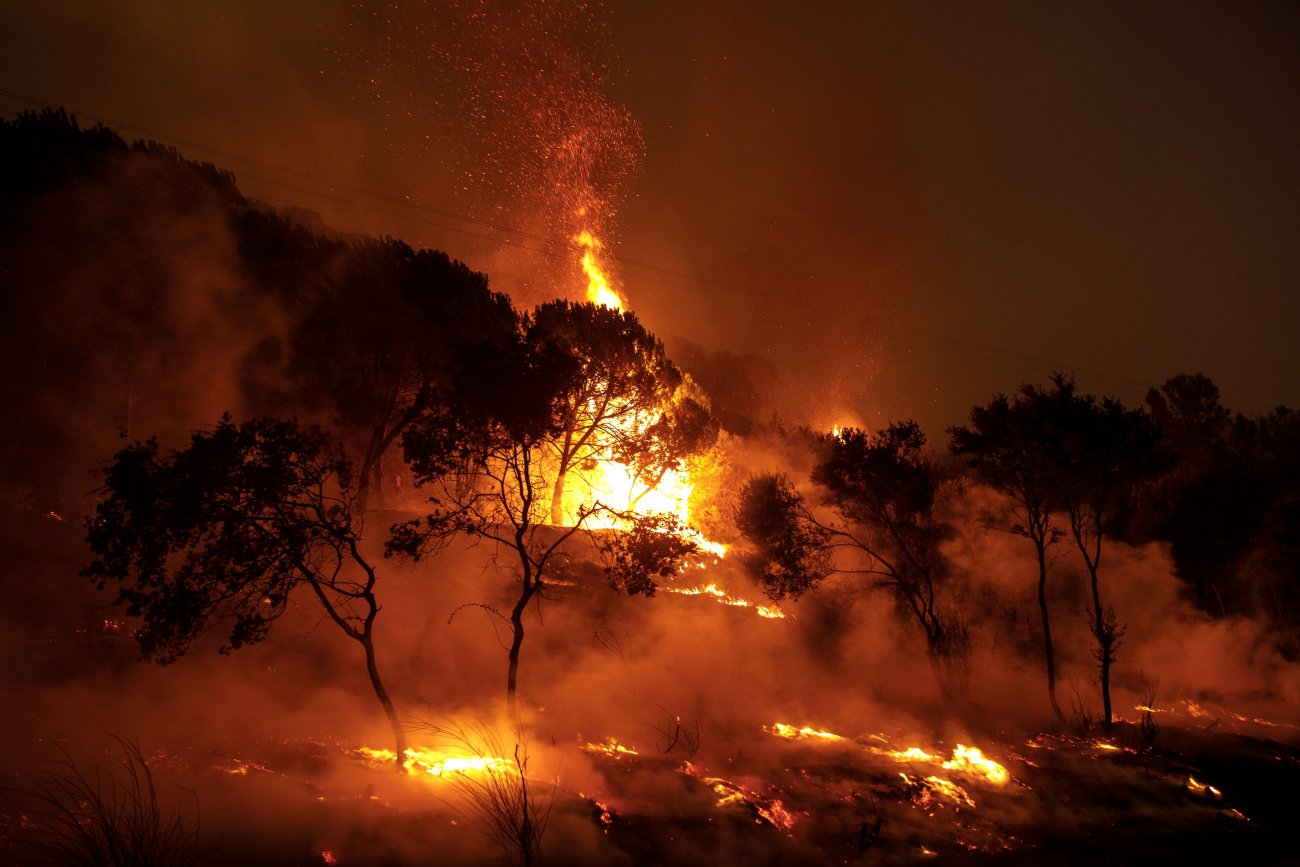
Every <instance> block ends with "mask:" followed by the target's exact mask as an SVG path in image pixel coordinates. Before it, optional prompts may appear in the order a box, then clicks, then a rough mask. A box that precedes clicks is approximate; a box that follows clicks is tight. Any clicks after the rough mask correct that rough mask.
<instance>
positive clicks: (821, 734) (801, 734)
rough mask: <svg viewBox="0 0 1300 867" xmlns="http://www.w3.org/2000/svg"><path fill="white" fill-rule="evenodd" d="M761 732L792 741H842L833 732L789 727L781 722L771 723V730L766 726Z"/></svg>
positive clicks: (841, 738)
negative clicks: (807, 739) (811, 739)
mask: <svg viewBox="0 0 1300 867" xmlns="http://www.w3.org/2000/svg"><path fill="white" fill-rule="evenodd" d="M763 731H765V732H767V733H768V734H773V735H776V736H777V737H782V738H787V739H789V740H792V741H793V740H799V739H800V738H813V739H817V740H823V741H842V740H844V738H843V737H842V736H840V735H837V734H835V732H828V731H823V730H822V729H815V728H813V727H812V726H801V727H795V726H792V725H790V724H789V723H782V722H779V723H772V726H771V728H769V727H767V726H763Z"/></svg>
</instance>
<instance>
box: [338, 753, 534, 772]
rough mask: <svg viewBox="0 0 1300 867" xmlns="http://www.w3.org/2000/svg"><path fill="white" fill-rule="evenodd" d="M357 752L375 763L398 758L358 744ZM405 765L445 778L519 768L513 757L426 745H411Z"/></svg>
mask: <svg viewBox="0 0 1300 867" xmlns="http://www.w3.org/2000/svg"><path fill="white" fill-rule="evenodd" d="M353 753H354V754H355V755H356V756H358V757H360V758H362V759H365V760H366V761H368V762H370V763H372V764H374V765H390V764H392V762H393V760H394V759H395V758H396V757H397V753H395V752H393V751H392V750H383V749H374V748H372V747H358V748H357V749H355V750H353ZM402 767H403V768H405V769H406V772H407V773H408V774H410V775H411V776H413V777H423V776H432V777H442V776H445V775H446V774H448V773H469V772H473V771H487V770H493V771H511V772H513V771H514V770H515V766H514V763H513V762H512V761H511V760H510V759H506V758H502V757H500V756H475V755H460V756H453V755H448V754H447V753H444V752H441V751H439V750H431V749H425V748H423V747H409V748H407V750H406V760H405V761H404V762H402Z"/></svg>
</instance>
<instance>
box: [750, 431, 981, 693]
mask: <svg viewBox="0 0 1300 867" xmlns="http://www.w3.org/2000/svg"><path fill="white" fill-rule="evenodd" d="M924 445H925V435H924V434H923V433H922V432H921V428H920V426H919V425H917V424H916V423H915V422H910V421H909V422H897V423H894V424H891V425H889V426H888V427H886V428H884V429H882V430H879V431H876V432H874V433H868V432H866V431H862V430H857V429H852V428H850V429H848V430H845V431H842V432H840V433H839V434H837V435H831V436H826V437H823V438H822V439H821V441H820V442H819V446H820V449H821V456H820V459H819V460H818V461H817V463H816V465H815V466H814V468H813V471H812V481H813V482H814V483H815V484H817V485H818V486H819V487H820V489H821V490H822V491H823V493H824V497H825V502H826V504H827V505H829V506H831V507H832V508H833V509H834V510H835V513H836V514H837V515H838V517H839V519H840V521H839V522H837V523H834V524H832V523H829V522H826V521H823V520H820V519H818V518H817V517H816V516H815V515H814V514H813V512H812V511H811V510H810V509H809V508H808V507H807V506H806V505H805V504H804V503H803V502H802V498H801V497H800V496H799V494H798V493H797V492H796V491H795V490H794V489H793V488H792V487H791V486H790V484H789V482H788V481H787V480H785V479H783V478H781V477H779V476H759V477H757V478H755V479H753V480H751V481H750V482H749V484H748V485H747V486H746V488H745V490H744V491H743V492H742V499H741V504H740V507H739V509H738V510H737V516H736V517H737V524H738V526H739V528H740V530H741V532H742V533H744V534H745V536H746V538H748V539H750V540H751V541H752V542H753V543H754V546H755V549H756V551H757V553H756V555H754V556H751V557H750V558H749V559H748V560H747V563H748V564H749V565H750V567H751V568H752V569H753V570H754V571H755V572H757V574H758V576H759V577H760V579H761V580H763V582H764V584H765V587H766V589H767V592H768V595H769V596H771V597H772V598H773V599H780V598H782V597H784V596H786V595H790V596H798V595H799V593H801V592H803V591H804V590H806V589H808V588H809V587H811V586H814V585H815V584H816V583H818V582H820V581H821V580H822V579H824V578H825V577H827V576H829V575H831V574H836V573H838V574H846V575H858V576H864V577H866V578H867V579H868V580H869V581H870V582H871V586H872V587H876V588H882V589H886V590H888V591H890V592H891V593H892V594H893V595H894V598H895V599H896V600H897V601H898V603H899V605H900V607H901V608H902V609H903V610H904V611H906V612H907V614H908V616H909V618H910V619H911V620H912V622H913V623H915V624H916V626H917V627H918V628H919V629H920V630H921V633H922V635H923V636H924V637H925V642H926V651H927V656H928V658H929V661H930V664H931V668H932V670H933V671H934V675H935V679H936V681H937V682H938V684H939V688H940V691H941V693H942V694H943V697H944V698H945V700H949V701H951V700H954V699H957V698H959V697H960V695H961V692H962V688H961V684H962V665H963V664H964V659H965V651H966V646H967V633H966V629H965V626H964V624H963V623H962V621H961V619H960V617H958V616H957V615H956V614H955V613H954V612H950V611H946V610H944V607H943V606H942V605H941V603H940V600H939V596H938V591H939V588H940V587H941V586H942V585H943V584H944V582H945V580H946V579H947V577H948V567H947V561H946V560H945V559H944V558H943V556H942V554H941V553H940V551H939V548H940V545H941V544H942V543H943V541H944V540H945V539H947V538H948V537H949V535H950V529H949V528H948V527H947V526H946V525H945V524H944V523H943V522H942V521H940V520H939V519H938V518H937V516H936V515H935V513H934V506H935V495H936V491H937V489H938V479H937V476H936V473H935V469H934V467H933V465H932V463H931V462H930V460H929V458H928V457H927V456H926V455H925V453H924V450H923V449H924ZM844 549H847V550H850V551H852V552H854V553H855V554H857V555H858V556H859V558H860V561H859V562H858V563H855V564H853V565H852V566H850V565H848V564H844V565H841V564H840V563H837V562H836V560H835V558H834V556H833V554H834V553H835V551H836V550H844Z"/></svg>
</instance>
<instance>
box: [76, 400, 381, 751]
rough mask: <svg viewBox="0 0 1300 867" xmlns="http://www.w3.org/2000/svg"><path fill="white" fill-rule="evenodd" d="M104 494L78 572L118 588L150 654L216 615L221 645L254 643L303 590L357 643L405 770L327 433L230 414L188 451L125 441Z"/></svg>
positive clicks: (356, 542) (371, 582) (167, 655)
mask: <svg viewBox="0 0 1300 867" xmlns="http://www.w3.org/2000/svg"><path fill="white" fill-rule="evenodd" d="M102 496H103V499H102V500H101V501H100V503H99V505H98V506H97V507H96V509H95V512H94V514H93V515H92V516H91V517H90V518H88V519H87V521H86V538H87V541H88V542H89V545H90V549H91V551H92V552H93V553H94V554H95V556H96V559H95V560H93V561H92V562H91V563H90V564H89V565H87V566H86V567H85V569H84V570H83V574H85V575H86V576H87V577H89V578H90V579H91V580H92V581H94V582H95V583H96V585H97V586H98V587H99V588H100V589H103V588H104V587H105V586H107V585H108V584H110V583H112V584H114V585H118V586H120V589H119V591H118V596H117V602H118V604H122V605H125V606H126V611H127V614H129V615H130V616H132V617H138V618H140V619H141V621H142V624H141V626H140V628H139V629H138V630H137V631H136V633H135V637H136V639H137V641H138V642H139V644H140V649H141V654H142V656H143V657H144V658H145V659H148V660H151V661H154V662H157V663H160V664H167V663H169V662H172V661H174V660H175V659H177V658H178V657H180V656H182V655H183V654H184V653H185V652H186V651H188V650H189V649H190V647H191V645H192V644H193V643H194V641H195V640H196V639H198V637H199V636H200V635H202V634H203V633H204V632H206V631H207V630H208V629H210V628H213V627H215V626H216V624H217V623H221V624H223V625H222V628H223V629H228V630H229V632H228V635H227V638H226V643H225V644H224V645H222V647H221V651H222V652H223V653H226V652H230V651H232V650H235V649H238V648H240V647H242V646H244V645H246V644H253V643H256V642H259V641H261V640H263V639H264V638H265V637H266V636H267V633H268V631H269V630H270V627H271V624H272V623H273V622H274V621H275V620H276V619H278V618H279V617H280V616H281V615H282V614H283V613H284V612H285V609H286V606H287V605H288V602H289V597H290V595H291V594H292V593H293V592H294V591H295V590H297V589H298V588H299V587H305V588H307V589H308V590H309V591H310V592H311V594H312V595H313V596H314V597H315V598H316V600H317V602H318V603H319V604H320V606H321V609H322V610H323V611H324V613H325V614H326V616H328V617H329V619H330V620H331V621H332V622H333V623H334V624H335V625H336V626H338V627H339V629H341V630H342V631H343V633H344V634H345V635H347V636H348V638H350V639H352V640H353V641H355V642H357V643H358V644H359V645H360V646H361V648H362V650H363V651H364V653H365V660H366V672H367V674H368V675H369V678H370V683H371V686H372V687H373V689H374V692H375V696H376V698H377V699H378V700H379V703H380V705H381V706H382V707H383V710H384V715H385V716H386V717H387V719H388V723H389V725H390V726H391V728H392V732H393V738H394V741H395V743H396V747H397V761H398V764H399V767H400V764H401V762H402V761H403V758H404V754H405V750H406V743H405V735H404V733H403V730H402V726H401V724H400V722H399V720H398V717H397V712H396V710H395V709H394V705H393V701H392V699H391V698H390V697H389V694H388V691H387V689H386V688H385V686H384V683H383V681H382V679H381V677H380V674H379V667H378V663H377V661H376V656H375V643H374V626H375V618H376V616H377V615H378V613H379V603H378V601H377V599H376V596H375V585H376V583H377V575H376V573H375V569H374V567H373V565H372V564H371V563H370V562H369V560H367V558H366V557H365V556H364V555H363V554H362V552H361V531H362V526H361V520H360V518H359V516H357V515H356V513H355V511H354V508H355V488H354V486H353V479H352V473H351V469H350V467H349V465H348V464H347V462H346V461H344V460H343V459H342V457H341V456H340V455H339V454H338V453H337V452H335V451H333V450H332V449H331V448H330V446H329V443H328V441H327V439H326V437H325V435H324V434H323V433H322V432H321V431H319V430H318V429H315V428H312V429H309V430H301V429H299V427H298V425H297V424H296V423H295V422H292V421H280V420H274V419H259V420H254V421H248V422H244V423H242V424H235V423H234V422H233V421H231V419H230V418H229V416H226V417H224V418H222V420H221V421H220V422H219V423H218V424H217V426H216V427H215V428H214V429H212V430H211V431H200V432H197V433H195V434H194V435H193V436H192V438H191V441H190V445H189V447H188V448H186V449H184V450H182V451H168V450H164V449H162V448H161V447H160V446H159V445H158V443H157V441H155V440H147V441H144V442H136V443H132V444H131V445H129V446H127V447H126V448H125V449H123V450H122V451H120V452H119V453H118V454H117V455H116V456H115V458H114V459H113V462H112V464H111V465H110V466H109V467H108V468H107V469H106V470H105V471H104V487H103V491H102Z"/></svg>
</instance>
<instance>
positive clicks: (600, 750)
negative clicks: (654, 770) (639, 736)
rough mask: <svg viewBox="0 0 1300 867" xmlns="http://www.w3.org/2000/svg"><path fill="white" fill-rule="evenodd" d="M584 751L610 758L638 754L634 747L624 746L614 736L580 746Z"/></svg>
mask: <svg viewBox="0 0 1300 867" xmlns="http://www.w3.org/2000/svg"><path fill="white" fill-rule="evenodd" d="M582 751H583V752H584V753H593V754H597V755H602V756H608V757H609V758H611V759H615V760H618V759H621V758H623V757H625V756H627V757H631V756H639V755H641V754H640V753H639V752H637V750H636V748H635V747H625V746H623V745H622V744H620V743H619V742H618V741H617V740H615V739H614V738H603V739H602V740H601V741H600V742H599V743H592V744H585V745H584V746H583V747H582Z"/></svg>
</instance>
